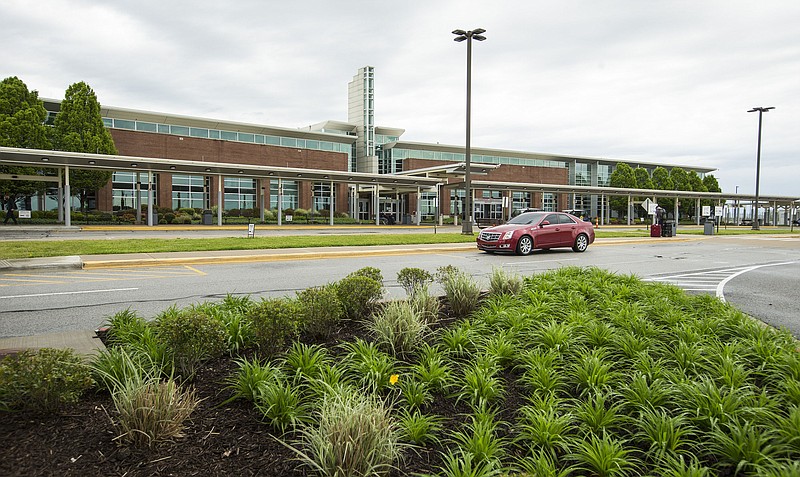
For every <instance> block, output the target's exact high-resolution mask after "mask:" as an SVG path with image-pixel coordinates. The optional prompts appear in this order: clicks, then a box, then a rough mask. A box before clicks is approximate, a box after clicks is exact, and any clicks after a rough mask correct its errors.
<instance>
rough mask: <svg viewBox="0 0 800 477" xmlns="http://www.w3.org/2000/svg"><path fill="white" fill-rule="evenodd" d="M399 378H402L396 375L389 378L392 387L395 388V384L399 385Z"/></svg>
mask: <svg viewBox="0 0 800 477" xmlns="http://www.w3.org/2000/svg"><path fill="white" fill-rule="evenodd" d="M399 378H400V376H398V375H396V374H393V375H391V376H389V384H391V385H392V386H394V385H395V384H397V380H398V379H399Z"/></svg>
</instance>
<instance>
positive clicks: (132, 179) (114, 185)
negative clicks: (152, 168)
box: [111, 172, 158, 210]
mask: <svg viewBox="0 0 800 477" xmlns="http://www.w3.org/2000/svg"><path fill="white" fill-rule="evenodd" d="M137 180H138V181H139V182H140V183H141V185H140V188H139V200H140V203H141V204H143V205H146V204H147V203H148V202H147V199H148V197H147V187H148V184H147V174H146V173H135V172H114V173H113V174H112V175H111V206H112V209H113V210H125V209H135V208H136V181H137ZM153 182H154V184H153V189H154V190H158V174H154V175H153ZM153 199H154V200H155V201H156V205H158V197H157V194H153Z"/></svg>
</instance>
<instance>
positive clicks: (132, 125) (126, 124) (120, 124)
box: [114, 119, 136, 129]
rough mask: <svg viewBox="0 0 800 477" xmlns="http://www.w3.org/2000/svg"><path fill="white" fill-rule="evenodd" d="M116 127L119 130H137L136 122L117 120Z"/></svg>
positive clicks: (115, 121)
mask: <svg viewBox="0 0 800 477" xmlns="http://www.w3.org/2000/svg"><path fill="white" fill-rule="evenodd" d="M114 127H115V128H118V129H136V121H128V120H127V119H115V120H114Z"/></svg>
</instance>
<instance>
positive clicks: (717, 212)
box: [714, 205, 724, 217]
mask: <svg viewBox="0 0 800 477" xmlns="http://www.w3.org/2000/svg"><path fill="white" fill-rule="evenodd" d="M723 214H724V212H723V211H722V206H721V205H717V206H714V215H715V216H717V217H722V215H723Z"/></svg>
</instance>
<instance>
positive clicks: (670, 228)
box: [661, 220, 676, 237]
mask: <svg viewBox="0 0 800 477" xmlns="http://www.w3.org/2000/svg"><path fill="white" fill-rule="evenodd" d="M675 235H676V232H675V221H674V220H667V221H666V222H664V225H662V226H661V236H662V237H674V236H675Z"/></svg>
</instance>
